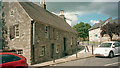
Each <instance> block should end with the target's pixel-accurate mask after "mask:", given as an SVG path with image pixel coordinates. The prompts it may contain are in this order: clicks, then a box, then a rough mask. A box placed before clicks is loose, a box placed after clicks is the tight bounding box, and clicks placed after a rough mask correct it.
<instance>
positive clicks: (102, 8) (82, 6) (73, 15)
mask: <svg viewBox="0 0 120 68" xmlns="http://www.w3.org/2000/svg"><path fill="white" fill-rule="evenodd" d="M38 3H39V2H38ZM46 6H47V10H48V11H50V12H52V13H54V14H58V15H59V13H60V10H64V14H65V17H66V18H68V19H70V20H72V26H73V25H75V24H77V23H80V22H84V23H89V24H90V25H91V26H92V25H94V24H95V23H99V21H100V20H101V21H104V20H106V19H108V18H109V17H112V18H113V19H115V18H117V17H118V2H46Z"/></svg>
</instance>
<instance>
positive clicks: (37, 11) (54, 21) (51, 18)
mask: <svg viewBox="0 0 120 68" xmlns="http://www.w3.org/2000/svg"><path fill="white" fill-rule="evenodd" d="M19 3H20V5H21V6H22V7H23V8H24V10H25V11H26V12H27V13H28V15H29V16H30V17H31V18H32V19H33V20H34V21H37V22H42V23H44V24H47V25H50V26H53V27H55V28H58V29H60V30H64V31H68V32H72V33H76V34H77V32H76V31H75V30H74V29H73V28H72V27H71V26H70V25H69V24H68V23H66V22H65V20H64V19H62V18H60V17H58V16H57V15H55V14H52V13H50V12H49V11H47V10H45V9H43V8H42V7H40V6H39V5H37V4H34V3H32V2H19Z"/></svg>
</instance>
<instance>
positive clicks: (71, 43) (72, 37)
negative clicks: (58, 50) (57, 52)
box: [71, 37, 73, 45]
mask: <svg viewBox="0 0 120 68" xmlns="http://www.w3.org/2000/svg"><path fill="white" fill-rule="evenodd" d="M71 45H73V37H72V38H71Z"/></svg>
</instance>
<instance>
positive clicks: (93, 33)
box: [89, 28, 100, 42]
mask: <svg viewBox="0 0 120 68" xmlns="http://www.w3.org/2000/svg"><path fill="white" fill-rule="evenodd" d="M89 41H95V42H100V28H98V29H94V30H90V31H89Z"/></svg>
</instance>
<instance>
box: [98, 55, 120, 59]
mask: <svg viewBox="0 0 120 68" xmlns="http://www.w3.org/2000/svg"><path fill="white" fill-rule="evenodd" d="M115 57H120V55H117V56H114V57H113V58H115ZM96 58H109V57H103V56H96Z"/></svg>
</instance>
